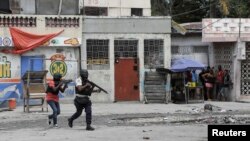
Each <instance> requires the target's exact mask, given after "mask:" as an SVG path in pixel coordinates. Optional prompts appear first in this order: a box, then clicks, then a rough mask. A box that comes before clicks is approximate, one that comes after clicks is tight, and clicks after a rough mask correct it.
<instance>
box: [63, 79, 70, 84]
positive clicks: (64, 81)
mask: <svg viewBox="0 0 250 141" xmlns="http://www.w3.org/2000/svg"><path fill="white" fill-rule="evenodd" d="M61 81H62V82H63V83H64V84H65V85H68V84H69V83H70V82H72V80H71V79H68V80H67V79H64V80H61Z"/></svg>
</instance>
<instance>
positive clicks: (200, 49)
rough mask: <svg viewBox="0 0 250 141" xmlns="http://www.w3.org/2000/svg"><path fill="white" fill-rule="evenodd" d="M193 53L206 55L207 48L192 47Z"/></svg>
mask: <svg viewBox="0 0 250 141" xmlns="http://www.w3.org/2000/svg"><path fill="white" fill-rule="evenodd" d="M193 48H194V53H208V46H194V47H193Z"/></svg>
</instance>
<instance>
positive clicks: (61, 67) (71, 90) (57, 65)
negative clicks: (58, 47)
mask: <svg viewBox="0 0 250 141" xmlns="http://www.w3.org/2000/svg"><path fill="white" fill-rule="evenodd" d="M65 58H66V57H65V56H64V55H63V54H54V55H52V56H51V57H50V60H51V64H50V74H51V75H52V76H53V75H54V74H55V73H59V74H61V75H62V77H64V76H65V75H66V74H67V71H68V67H67V65H69V64H66V63H65ZM70 68H71V67H70ZM74 94H75V84H74V83H73V82H71V83H70V84H68V88H67V89H66V90H65V91H64V93H61V94H60V96H61V97H73V96H74Z"/></svg>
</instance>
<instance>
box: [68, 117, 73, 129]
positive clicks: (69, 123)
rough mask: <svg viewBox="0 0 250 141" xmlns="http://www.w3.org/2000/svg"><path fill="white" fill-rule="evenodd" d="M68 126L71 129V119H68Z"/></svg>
mask: <svg viewBox="0 0 250 141" xmlns="http://www.w3.org/2000/svg"><path fill="white" fill-rule="evenodd" d="M68 125H69V127H70V128H72V127H73V120H72V119H71V118H69V119H68Z"/></svg>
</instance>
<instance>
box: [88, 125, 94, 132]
mask: <svg viewBox="0 0 250 141" xmlns="http://www.w3.org/2000/svg"><path fill="white" fill-rule="evenodd" d="M86 130H89V131H93V130H95V128H93V127H92V126H91V125H90V124H88V125H87V127H86Z"/></svg>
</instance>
